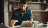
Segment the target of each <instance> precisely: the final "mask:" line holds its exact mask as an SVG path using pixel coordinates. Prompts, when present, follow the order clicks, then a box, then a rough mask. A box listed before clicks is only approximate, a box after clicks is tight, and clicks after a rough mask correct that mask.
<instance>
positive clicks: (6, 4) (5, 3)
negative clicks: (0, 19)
mask: <svg viewBox="0 0 48 28" xmlns="http://www.w3.org/2000/svg"><path fill="white" fill-rule="evenodd" d="M7 11H8V0H4V24H5V25H7V26H8V24H9V23H8V21H9V20H8V12H7Z"/></svg>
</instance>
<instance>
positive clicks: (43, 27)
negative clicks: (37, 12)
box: [9, 23, 48, 28]
mask: <svg viewBox="0 0 48 28" xmlns="http://www.w3.org/2000/svg"><path fill="white" fill-rule="evenodd" d="M9 28H12V27H9ZM14 28H48V27H47V26H43V23H40V24H38V27H20V25H17V26H14Z"/></svg>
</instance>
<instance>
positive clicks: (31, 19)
mask: <svg viewBox="0 0 48 28" xmlns="http://www.w3.org/2000/svg"><path fill="white" fill-rule="evenodd" d="M32 16H33V14H32V10H31V9H30V11H29V17H28V21H33V18H32Z"/></svg>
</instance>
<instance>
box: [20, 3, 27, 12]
mask: <svg viewBox="0 0 48 28" xmlns="http://www.w3.org/2000/svg"><path fill="white" fill-rule="evenodd" d="M26 7H27V4H23V3H20V9H21V11H24V10H25V8H26Z"/></svg>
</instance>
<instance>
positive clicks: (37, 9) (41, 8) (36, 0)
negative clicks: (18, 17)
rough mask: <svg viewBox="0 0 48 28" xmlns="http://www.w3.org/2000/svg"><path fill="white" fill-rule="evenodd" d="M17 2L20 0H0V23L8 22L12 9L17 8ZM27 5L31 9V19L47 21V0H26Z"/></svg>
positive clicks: (41, 21)
mask: <svg viewBox="0 0 48 28" xmlns="http://www.w3.org/2000/svg"><path fill="white" fill-rule="evenodd" d="M6 2H7V3H6ZM19 2H20V0H6V1H5V0H3V1H2V0H1V1H0V13H1V14H0V19H1V20H0V23H5V24H6V22H8V23H9V22H10V20H11V17H12V12H13V10H16V9H18V8H19ZM27 5H28V6H27V8H30V9H31V10H32V13H33V21H38V22H40V23H46V22H47V21H48V0H27ZM1 10H2V11H1ZM6 19H7V20H6ZM9 25H10V23H9Z"/></svg>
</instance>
